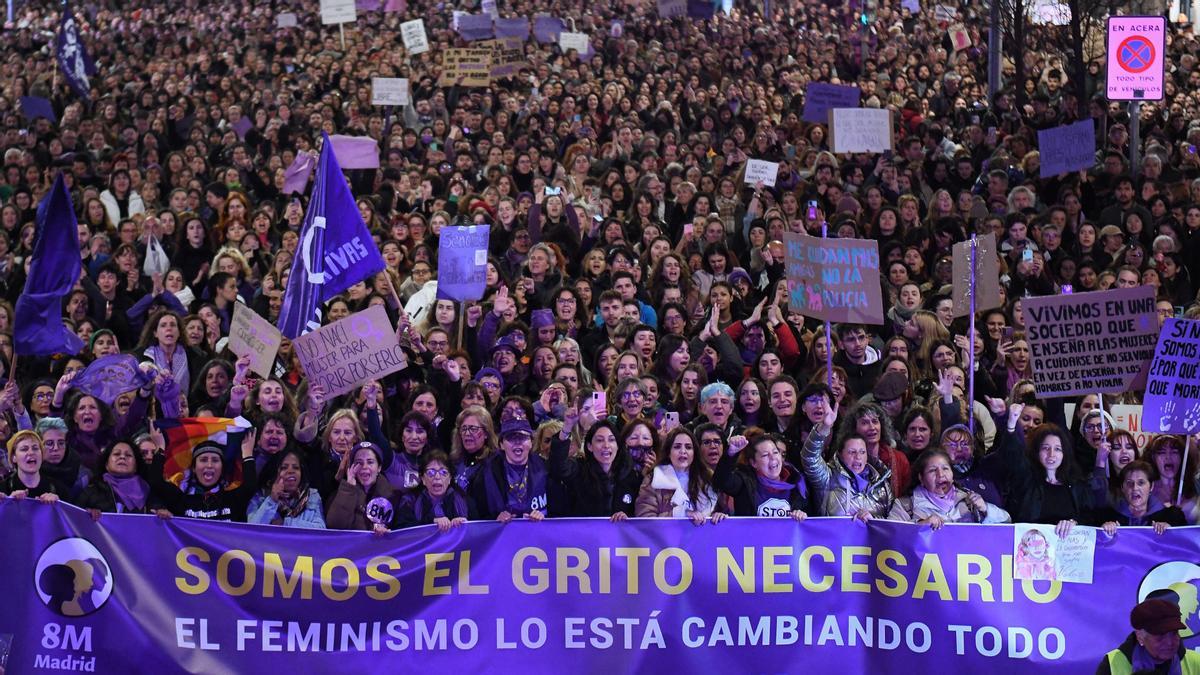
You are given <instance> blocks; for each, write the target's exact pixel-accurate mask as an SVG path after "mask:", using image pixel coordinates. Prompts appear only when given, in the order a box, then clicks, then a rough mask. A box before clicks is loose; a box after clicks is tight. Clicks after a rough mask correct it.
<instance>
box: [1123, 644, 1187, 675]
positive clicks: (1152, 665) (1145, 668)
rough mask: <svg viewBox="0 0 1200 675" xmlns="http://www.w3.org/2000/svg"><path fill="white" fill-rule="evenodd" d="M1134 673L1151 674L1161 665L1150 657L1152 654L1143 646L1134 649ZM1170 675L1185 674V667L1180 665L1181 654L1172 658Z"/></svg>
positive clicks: (1169, 669)
mask: <svg viewBox="0 0 1200 675" xmlns="http://www.w3.org/2000/svg"><path fill="white" fill-rule="evenodd" d="M1132 665H1133V672H1135V673H1143V672H1144V673H1150V672H1155V671H1157V669H1158V666H1159V663H1158V661H1155V660H1154V657H1153V656H1150V652H1148V651H1146V648H1145V647H1143V646H1141V645H1134V647H1133V663H1132ZM1167 672H1168V673H1170V675H1179V674H1180V673H1182V672H1183V666H1182V665H1181V664H1180V663H1179V654H1176V655H1175V656H1173V657H1171V667H1170V668H1168V669H1167Z"/></svg>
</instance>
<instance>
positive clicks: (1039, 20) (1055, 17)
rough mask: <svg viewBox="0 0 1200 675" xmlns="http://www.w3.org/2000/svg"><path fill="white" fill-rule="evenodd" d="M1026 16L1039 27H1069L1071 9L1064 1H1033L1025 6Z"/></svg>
mask: <svg viewBox="0 0 1200 675" xmlns="http://www.w3.org/2000/svg"><path fill="white" fill-rule="evenodd" d="M1025 16H1027V17H1029V22H1030V23H1032V24H1033V25H1037V26H1068V25H1070V24H1071V7H1070V6H1069V5H1068V4H1067V3H1065V2H1062V0H1033V1H1032V2H1030V3H1028V4H1026V5H1025Z"/></svg>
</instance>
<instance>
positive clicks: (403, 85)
mask: <svg viewBox="0 0 1200 675" xmlns="http://www.w3.org/2000/svg"><path fill="white" fill-rule="evenodd" d="M371 105H408V78H407V77H372V78H371Z"/></svg>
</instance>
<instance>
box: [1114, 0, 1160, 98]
mask: <svg viewBox="0 0 1200 675" xmlns="http://www.w3.org/2000/svg"><path fill="white" fill-rule="evenodd" d="M1166 29H1167V20H1166V19H1165V18H1164V17H1161V16H1113V17H1109V19H1108V86H1107V96H1108V100H1110V101H1157V100H1162V98H1163V76H1164V69H1163V59H1162V54H1163V51H1164V49H1165V46H1166V45H1165V41H1166Z"/></svg>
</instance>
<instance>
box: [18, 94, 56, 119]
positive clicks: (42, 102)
mask: <svg viewBox="0 0 1200 675" xmlns="http://www.w3.org/2000/svg"><path fill="white" fill-rule="evenodd" d="M20 102H21V116H22V117H24V118H25V121H27V122H32V121H34V120H35V119H37V118H39V117H45V118H46V119H48V120H50V122H51V124H53V123H57V122H58V115H55V114H54V105H53V104H51V103H50V99H46V98H42V97H41V96H22V97H21V98H20Z"/></svg>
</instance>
